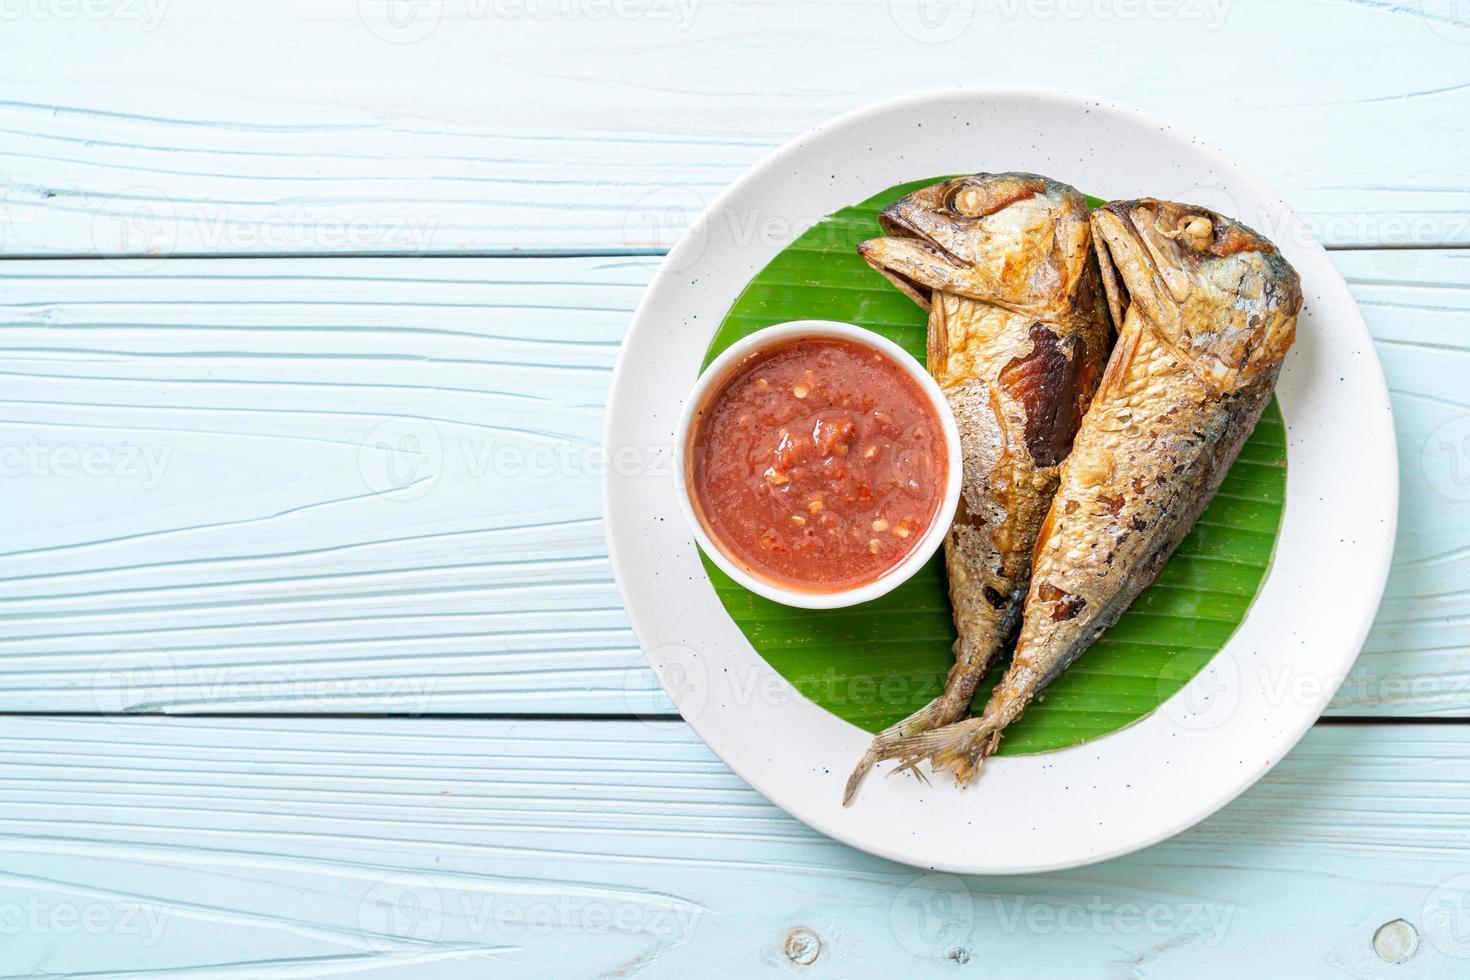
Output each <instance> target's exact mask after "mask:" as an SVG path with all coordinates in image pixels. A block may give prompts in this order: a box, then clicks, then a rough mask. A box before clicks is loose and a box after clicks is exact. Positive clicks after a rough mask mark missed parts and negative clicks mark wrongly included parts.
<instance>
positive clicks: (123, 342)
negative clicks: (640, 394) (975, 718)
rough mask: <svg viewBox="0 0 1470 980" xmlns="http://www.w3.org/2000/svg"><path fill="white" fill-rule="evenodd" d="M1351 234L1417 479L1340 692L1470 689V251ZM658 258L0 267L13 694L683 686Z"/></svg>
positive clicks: (1353, 273) (187, 701)
mask: <svg viewBox="0 0 1470 980" xmlns="http://www.w3.org/2000/svg"><path fill="white" fill-rule="evenodd" d="M1335 257H1336V260H1337V262H1338V264H1339V266H1340V267H1341V268H1342V270H1343V271H1344V273H1345V274H1346V275H1347V276H1348V278H1349V280H1350V282H1351V284H1352V288H1353V290H1354V292H1355V294H1356V295H1357V297H1358V299H1359V301H1360V302H1361V303H1362V305H1363V309H1364V312H1365V313H1366V315H1367V318H1368V322H1369V325H1370V327H1371V328H1372V330H1373V333H1374V336H1375V338H1377V341H1378V351H1379V356H1380V357H1381V358H1382V360H1383V363H1384V368H1385V370H1386V372H1387V375H1388V380H1389V384H1390V387H1391V388H1392V389H1393V396H1394V407H1395V412H1396V423H1397V425H1398V429H1399V433H1400V437H1401V447H1402V472H1401V477H1402V484H1403V507H1402V516H1401V527H1400V532H1399V534H1400V539H1399V549H1398V557H1397V563H1396V567H1395V570H1394V574H1393V576H1392V579H1391V581H1390V584H1389V589H1388V597H1387V599H1386V601H1385V603H1384V606H1383V609H1382V611H1381V613H1380V616H1379V622H1378V626H1377V628H1376V629H1375V630H1374V632H1373V635H1372V637H1371V639H1370V641H1369V643H1368V647H1367V649H1366V651H1365V652H1364V654H1363V656H1362V658H1361V660H1360V661H1359V665H1358V668H1357V669H1356V670H1355V671H1354V673H1353V674H1352V676H1351V677H1349V678H1348V680H1347V682H1346V684H1345V685H1344V687H1343V689H1342V691H1341V693H1340V695H1339V697H1338V700H1337V703H1336V706H1335V709H1334V710H1335V711H1336V712H1338V713H1345V714H1380V715H1399V716H1402V715H1464V714H1467V713H1470V663H1467V661H1466V658H1465V650H1466V647H1467V642H1470V637H1467V633H1466V607H1465V591H1464V581H1465V577H1466V574H1467V569H1470V564H1467V563H1470V442H1467V441H1466V437H1467V436H1470V422H1467V421H1466V402H1465V397H1466V396H1465V387H1464V378H1465V377H1466V371H1467V370H1470V348H1467V341H1466V333H1465V330H1464V327H1465V324H1466V317H1467V315H1470V287H1467V283H1470V251H1459V250H1444V251H1361V252H1359V251H1350V252H1339V253H1335ZM654 262H655V260H653V259H639V258H565V259H423V260H416V261H405V260H396V259H331V260H323V259H317V260H311V261H306V260H263V259H250V260H243V259H242V260H220V259H209V260H175V261H171V262H168V263H164V264H161V265H159V264H150V263H146V262H144V263H133V262H120V263H117V264H113V263H108V262H100V261H11V262H4V263H0V342H3V345H4V346H3V353H4V362H5V363H4V366H3V368H0V378H3V391H4V394H3V398H0V406H3V413H0V465H4V466H8V467H10V468H12V469H14V468H16V467H19V468H20V469H19V470H18V471H17V475H15V476H12V477H10V478H8V479H7V480H6V492H7V495H8V498H9V500H10V501H11V505H10V506H8V507H6V508H5V509H4V510H3V511H0V535H3V540H4V541H5V548H4V551H3V553H0V578H3V580H4V583H5V585H4V594H3V595H0V656H3V657H4V662H5V665H6V668H7V669H6V670H5V671H3V672H0V709H5V710H46V711H96V710H134V711H148V710H163V711H169V712H201V711H227V712H240V711H271V712H280V711H291V712H310V713H334V712H365V711H392V712H400V713H407V714H422V713H425V712H517V713H525V712H559V713H565V712H575V713H583V712H586V713H602V714H619V713H627V712H630V711H637V712H666V711H671V710H672V708H671V707H670V706H669V705H668V703H667V701H666V699H665V697H664V695H663V693H662V692H661V691H659V690H657V689H656V684H655V682H654V681H653V679H652V676H651V674H650V673H649V672H648V671H647V668H646V666H645V665H644V662H643V658H642V656H641V655H640V654H639V652H638V650H637V648H636V644H635V641H634V639H633V637H632V634H631V632H630V630H629V629H628V626H627V622H626V619H625V617H624V614H623V613H622V611H621V607H620V602H619V599H618V596H617V593H616V589H615V588H614V586H613V583H612V579H611V573H610V569H609V567H608V563H607V557H606V551H605V547H604V544H603V538H602V530H601V526H600V523H599V515H600V506H599V500H598V477H599V473H600V468H601V467H602V466H603V465H607V464H609V463H616V462H617V461H616V460H609V459H608V457H607V456H606V454H604V453H603V452H601V451H600V450H599V446H598V443H599V440H600V437H601V418H600V409H601V406H602V404H603V399H604V395H605V391H606V386H607V382H608V377H609V371H610V368H611V366H612V363H613V359H614V357H615V356H616V352H617V345H618V342H619V339H620V338H621V336H622V332H623V329H624V326H625V323H626V320H627V317H628V315H629V313H630V312H631V310H632V307H633V305H634V303H635V302H636V301H637V298H638V296H639V293H640V291H641V289H642V287H643V285H644V284H645V282H646V281H647V278H648V276H649V275H650V273H651V270H652V268H653V266H654ZM691 380H692V379H686V378H675V379H670V382H669V383H670V384H678V385H683V384H686V383H689V382H690V381H691ZM661 448H662V447H639V449H640V451H639V452H638V453H637V454H636V456H635V457H634V460H633V462H634V464H635V465H639V466H647V467H649V468H650V470H651V471H653V472H656V471H657V467H658V466H659V465H660V464H661V463H662V461H663V460H664V458H665V457H664V456H663V455H662V453H661V451H660V450H661ZM89 458H90V459H92V460H93V461H94V462H96V463H98V464H99V465H98V466H97V467H96V468H95V469H94V471H92V472H90V474H89V471H88V470H87V469H86V465H85V461H86V460H87V459H89ZM1426 464H1427V465H1428V467H1429V468H1428V469H1427V470H1426ZM390 465H391V466H394V467H396V469H397V472H396V474H395V473H394V472H392V471H390V469H389V468H388V467H389V466H390ZM624 465H626V463H625V464H624ZM57 470H60V473H61V474H62V475H58V474H57V472H56V471H57ZM7 472H9V471H8V470H7ZM395 475H396V479H397V481H398V482H397V483H395V482H394V478H395ZM1457 480H1458V481H1459V482H1456V481H1457ZM399 483H401V484H403V486H404V489H403V490H397V489H396V487H397V486H398V485H399ZM384 491H387V492H384Z"/></svg>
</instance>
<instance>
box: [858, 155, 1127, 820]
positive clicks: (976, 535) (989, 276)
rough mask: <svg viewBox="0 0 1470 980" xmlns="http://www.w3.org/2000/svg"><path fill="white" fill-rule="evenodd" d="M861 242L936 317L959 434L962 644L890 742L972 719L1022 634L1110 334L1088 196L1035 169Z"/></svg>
mask: <svg viewBox="0 0 1470 980" xmlns="http://www.w3.org/2000/svg"><path fill="white" fill-rule="evenodd" d="M879 221H880V223H881V225H882V226H883V228H884V230H885V231H886V232H888V237H886V238H878V239H873V240H871V241H866V242H863V243H862V244H861V245H859V246H858V251H859V252H860V253H861V254H862V256H863V257H864V259H866V260H867V262H868V263H869V265H871V266H872V267H873V268H874V269H875V270H877V271H878V272H879V273H881V274H882V275H884V276H885V277H887V278H888V279H889V280H890V281H891V282H893V283H894V284H895V285H897V286H898V287H899V288H900V289H901V290H903V292H904V293H906V294H907V295H909V296H910V297H911V298H913V299H914V300H915V301H916V302H918V303H919V304H920V305H921V306H923V307H924V308H926V309H928V310H929V330H928V368H929V372H930V373H931V374H932V375H933V376H934V378H935V379H936V380H937V381H938V382H939V385H940V387H941V388H942V389H943V390H944V393H945V397H946V399H947V401H948V402H949V404H950V407H951V408H952V409H953V411H954V414H955V419H956V422H957V423H958V427H959V431H960V444H961V453H962V456H963V468H964V474H963V480H962V484H963V489H962V493H961V502H960V507H959V510H958V513H957V514H956V517H955V521H954V524H953V525H952V527H951V528H950V532H949V534H948V536H947V537H946V540H945V567H946V570H947V572H948V575H949V592H950V602H951V604H952V606H953V608H954V617H955V626H956V632H957V634H958V639H957V640H956V641H955V647H954V654H955V664H954V667H953V668H952V669H951V670H950V673H949V677H948V679H947V681H946V684H945V690H944V693H943V694H941V695H940V696H939V697H938V698H936V699H935V700H934V701H932V702H931V703H930V704H928V705H927V706H925V707H924V708H921V709H920V710H919V711H917V712H915V713H914V714H913V715H910V716H909V717H908V718H905V719H904V720H903V721H900V722H899V723H897V724H896V725H894V726H892V727H890V728H888V729H886V730H885V731H883V732H880V733H879V734H878V736H877V737H876V738H875V739H874V742H873V745H872V747H871V748H870V749H869V750H868V752H867V754H866V755H865V756H864V757H863V759H862V760H861V761H860V762H859V763H858V765H857V768H856V769H855V770H854V772H853V774H852V777H851V778H850V779H849V781H848V784H847V789H846V793H845V795H844V803H850V802H851V801H852V799H853V796H854V794H855V793H856V792H857V789H858V787H859V785H860V784H861V783H862V780H863V777H864V775H865V774H866V773H867V772H868V770H869V769H870V768H871V767H872V765H873V763H875V762H876V761H878V760H879V759H880V758H885V757H887V756H886V755H885V752H886V746H887V745H888V744H890V743H892V742H895V741H900V740H902V739H905V738H908V737H911V736H913V735H916V734H918V733H920V732H924V731H928V730H931V729H934V728H939V727H942V726H945V725H948V724H950V723H951V722H954V721H956V720H958V719H960V718H962V717H964V716H965V715H966V714H968V712H969V709H970V701H971V699H972V698H973V697H974V694H975V688H976V687H977V686H978V685H979V683H980V681H981V679H983V678H984V676H985V674H986V673H987V672H988V671H989V670H990V668H991V667H992V666H993V665H994V663H995V661H996V660H997V659H998V657H999V654H1000V653H1001V651H1002V650H1003V649H1004V647H1005V646H1006V644H1008V643H1009V642H1010V640H1011V639H1012V638H1013V637H1014V636H1015V631H1016V628H1017V626H1018V624H1019V622H1020V616H1021V605H1022V602H1023V600H1024V598H1025V594H1026V584H1027V581H1028V578H1029V575H1030V566H1031V555H1032V549H1033V546H1034V544H1035V541H1036V535H1037V532H1038V530H1039V529H1040V527H1041V522H1042V519H1043V518H1044V516H1045V514H1046V510H1047V506H1048V505H1049V503H1050V501H1051V496H1052V494H1053V493H1054V492H1055V490H1056V486H1057V479H1058V473H1059V465H1058V464H1060V462H1061V460H1062V459H1063V458H1064V457H1065V455H1066V453H1067V451H1068V449H1069V448H1070V447H1071V443H1072V436H1073V434H1074V433H1075V432H1076V429H1077V425H1078V424H1079V422H1080V421H1081V418H1082V414H1083V412H1084V411H1086V409H1087V404H1088V402H1089V400H1090V398H1091V396H1092V393H1093V391H1094V390H1095V389H1096V387H1097V383H1098V381H1099V379H1100V378H1101V376H1102V370H1103V366H1104V364H1105V363H1106V360H1107V353H1108V347H1109V342H1110V340H1111V333H1112V328H1111V326H1110V324H1109V322H1108V314H1107V308H1106V304H1105V302H1104V296H1103V292H1102V285H1101V276H1100V271H1099V268H1098V265H1097V260H1096V256H1095V253H1094V251H1093V248H1092V231H1091V226H1090V223H1089V220H1088V210H1087V201H1086V199H1085V198H1084V197H1083V196H1082V195H1081V194H1080V193H1078V192H1077V191H1076V190H1075V189H1073V188H1071V187H1068V186H1066V185H1065V184H1059V183H1057V182H1056V181H1052V180H1049V179H1047V178H1044V177H1039V176H1037V175H1035V174H977V175H975V176H972V177H962V178H957V179H955V180H949V181H944V182H942V183H939V184H935V185H933V186H930V187H926V188H924V189H922V190H920V191H917V192H915V193H914V194H911V195H909V196H908V197H906V198H904V199H903V200H901V201H898V202H897V203H895V204H893V205H892V206H890V207H889V208H887V209H886V210H884V211H883V213H882V214H881V215H880V217H879Z"/></svg>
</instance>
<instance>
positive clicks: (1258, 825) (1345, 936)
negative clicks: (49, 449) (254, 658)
mask: <svg viewBox="0 0 1470 980" xmlns="http://www.w3.org/2000/svg"><path fill="white" fill-rule="evenodd" d="M1467 759H1470V732H1467V731H1466V730H1465V729H1461V728H1433V729H1431V728H1423V729H1416V728H1403V727H1394V726H1385V727H1379V726H1355V727H1349V728H1330V729H1321V728H1319V729H1317V730H1315V731H1313V732H1311V733H1310V734H1309V735H1308V737H1307V739H1306V740H1305V741H1304V742H1303V743H1302V744H1301V745H1300V746H1299V747H1298V748H1297V749H1296V750H1295V751H1294V752H1293V753H1292V754H1291V755H1290V756H1289V757H1288V758H1287V759H1286V760H1285V761H1284V762H1282V763H1281V764H1280V765H1279V766H1278V767H1277V768H1276V769H1275V770H1274V771H1272V772H1271V773H1270V774H1269V775H1267V776H1266V777H1265V779H1264V780H1263V781H1262V782H1261V783H1260V784H1258V785H1257V786H1256V787H1254V788H1253V789H1251V790H1250V791H1248V792H1247V793H1246V794H1245V795H1244V796H1242V797H1241V798H1240V799H1238V800H1237V801H1236V802H1234V803H1233V804H1231V805H1230V806H1229V807H1227V808H1226V809H1225V810H1223V811H1222V812H1221V813H1219V814H1217V815H1216V816H1214V817H1212V818H1210V819H1208V820H1206V821H1205V822H1204V823H1203V824H1201V825H1200V826H1198V827H1196V828H1194V829H1192V830H1189V831H1187V832H1185V833H1184V834H1182V835H1180V836H1179V837H1177V838H1175V839H1173V840H1170V841H1168V842H1166V843H1163V844H1160V845H1158V846H1156V847H1153V848H1150V849H1149V850H1147V851H1145V852H1143V853H1140V854H1136V855H1133V856H1130V857H1127V858H1122V859H1119V860H1114V861H1110V862H1107V863H1104V864H1101V865H1096V866H1094V867H1091V868H1087V869H1083V870H1079V871H1072V872H1060V873H1054V874H1047V875H1037V876H1029V877H1021V878H957V877H954V876H951V875H934V876H928V875H925V874H924V873H923V872H921V871H917V870H915V869H911V868H907V867H903V866H900V865H896V864H893V863H890V862H887V861H883V860H880V859H878V858H873V857H870V856H868V855H864V854H861V853H859V852H857V851H854V850H851V849H849V848H847V847H845V846H843V845H841V844H838V843H836V842H834V841H832V840H829V839H827V838H825V837H823V836H822V835H820V834H818V833H817V832H815V831H813V830H810V829H808V828H807V827H805V826H803V825H801V824H799V823H797V822H796V821H795V820H793V819H791V818H790V817H787V816H786V815H785V814H783V813H781V812H780V811H779V810H777V809H776V808H775V807H774V806H772V805H771V804H770V803H768V802H767V801H766V800H764V799H763V798H761V797H760V796H759V795H758V794H757V793H755V792H754V791H753V790H751V789H750V788H748V787H747V786H745V784H743V783H742V782H741V781H740V780H739V779H738V778H737V777H736V776H734V775H733V774H732V773H731V772H730V771H729V770H728V769H727V768H726V767H725V766H724V765H723V764H722V763H721V762H720V761H719V760H718V759H717V758H716V757H715V756H714V755H713V754H712V753H711V752H710V751H709V750H708V749H707V748H705V747H704V746H703V745H702V744H701V743H700V742H699V741H698V740H697V739H696V738H695V737H694V735H693V734H692V733H691V732H690V731H689V730H688V729H687V728H686V727H685V726H684V725H683V724H681V723H668V722H666V723H650V724H642V723H638V722H617V723H609V722H551V721H525V722H514V723H512V722H482V721H473V720H459V721H434V720H426V719H421V720H416V721H400V720H381V719H380V720H375V721H360V720H347V719H331V720H321V721H315V722H309V721H290V722H286V721H270V720H260V719H257V720H251V721H218V720H217V721H204V720H192V721H189V720H179V719H169V720H156V721H155V722H152V723H150V722H148V721H147V720H128V721H108V720H104V719H90V720H77V719H72V720H60V719H14V718H11V719H4V720H0V799H3V800H4V801H5V802H4V806H3V807H0V835H3V836H0V852H3V855H4V870H3V873H0V932H3V934H4V935H5V955H4V966H3V975H4V976H5V977H35V976H62V975H65V976H88V977H93V976H95V977H119V978H120V977H155V976H156V977H180V978H189V980H194V978H198V980H205V978H208V980H217V978H230V980H235V978H240V980H247V978H248V980H277V978H282V980H284V978H306V977H330V976H354V977H355V976H361V977H392V978H395V980H399V978H420V977H422V978H434V980H456V978H461V977H463V978H476V980H478V978H483V977H485V976H487V975H489V976H496V977H528V978H529V977H535V978H543V977H552V976H555V977H571V976H579V977H594V976H629V977H640V978H661V977H671V978H684V977H691V976H709V975H719V976H773V977H774V976H788V975H791V974H792V972H793V970H794V967H793V964H792V963H791V962H790V961H789V960H788V958H787V957H786V955H785V953H784V952H783V947H784V945H785V943H786V941H787V938H788V936H789V934H790V933H791V931H792V930H793V929H798V928H801V929H806V930H808V931H809V932H810V933H811V934H812V935H813V936H815V938H816V941H817V942H819V943H820V952H819V954H818V955H817V958H816V960H815V961H814V962H813V963H812V964H811V965H810V966H809V967H808V968H807V970H806V971H804V972H806V973H809V975H811V976H817V977H842V976H858V975H862V976H890V977H896V976H924V977H928V976H950V975H955V971H956V970H958V969H959V964H960V963H963V962H968V969H969V971H971V972H976V973H978V974H983V975H986V976H997V975H1001V976H1035V977H1048V976H1057V975H1081V976H1089V977H1091V976H1097V977H1110V978H1127V977H1150V978H1176V977H1177V978H1188V980H1193V978H1197V977H1201V976H1282V977H1300V978H1304V980H1314V978H1319V977H1344V976H1346V977H1356V978H1364V980H1377V978H1383V980H1394V978H1403V977H1411V978H1440V977H1446V978H1447V977H1453V976H1463V975H1464V971H1465V968H1466V964H1467V959H1466V956H1467V955H1470V941H1467V938H1466V937H1467V936H1470V932H1462V933H1461V934H1460V935H1459V936H1458V938H1457V936H1456V933H1455V932H1454V930H1455V928H1456V927H1457V926H1458V927H1461V928H1463V927H1464V926H1465V925H1466V924H1467V919H1466V918H1465V917H1464V912H1463V910H1457V909H1455V908H1453V907H1451V906H1450V905H1448V904H1445V903H1448V902H1450V901H1451V900H1453V899H1456V898H1459V897H1462V896H1463V895H1464V891H1463V889H1464V888H1465V887H1466V886H1467V884H1470V882H1467V879H1466V877H1465V876H1464V875H1462V874H1460V872H1462V871H1463V870H1464V869H1463V862H1462V861H1461V860H1460V859H1461V858H1462V856H1463V854H1464V851H1465V848H1466V847H1467V846H1470V830H1467V825H1466V820H1465V816H1466V814H1467V813H1470V761H1467ZM975 802H976V803H978V802H979V797H978V795H977V796H976V798H975ZM1457 875H1459V877H1458V878H1457V877H1456V876H1457ZM1446 883H1449V886H1450V887H1449V888H1445V887H1443V886H1444V885H1445V884H1446ZM1457 915H1458V916H1459V917H1458V918H1457ZM1398 918H1403V919H1405V920H1407V921H1408V922H1409V923H1411V924H1412V925H1413V926H1414V928H1415V929H1416V930H1417V932H1418V933H1419V937H1420V939H1419V949H1418V952H1417V953H1416V954H1415V955H1414V956H1413V958H1412V959H1410V960H1409V961H1408V962H1407V963H1405V964H1390V963H1387V962H1384V961H1383V960H1381V959H1379V958H1378V957H1377V956H1375V954H1374V952H1373V949H1372V946H1371V939H1372V936H1373V934H1374V932H1375V930H1376V929H1377V928H1378V927H1379V926H1380V925H1382V924H1383V923H1386V922H1389V921H1391V920H1394V919H1398ZM1079 971H1081V972H1080V973H1079Z"/></svg>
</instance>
